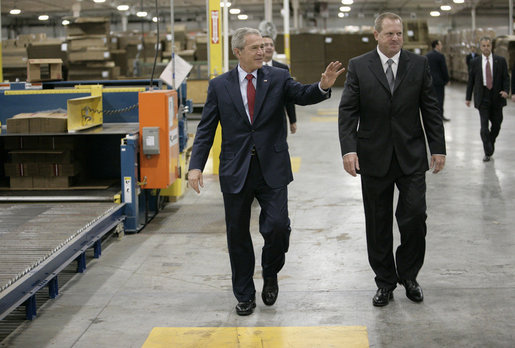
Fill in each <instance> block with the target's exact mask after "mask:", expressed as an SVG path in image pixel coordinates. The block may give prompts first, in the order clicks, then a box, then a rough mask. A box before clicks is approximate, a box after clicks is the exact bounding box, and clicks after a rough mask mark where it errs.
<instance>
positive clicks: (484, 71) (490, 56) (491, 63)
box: [481, 54, 494, 87]
mask: <svg viewBox="0 0 515 348" xmlns="http://www.w3.org/2000/svg"><path fill="white" fill-rule="evenodd" d="M481 57H482V62H481V63H482V66H483V86H485V87H486V60H487V59H488V60H489V61H490V72H491V73H492V83H493V82H494V60H493V55H492V54H490V55H489V56H488V57H486V56H485V55H484V54H482V55H481Z"/></svg>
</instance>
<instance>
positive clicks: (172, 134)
mask: <svg viewBox="0 0 515 348" xmlns="http://www.w3.org/2000/svg"><path fill="white" fill-rule="evenodd" d="M138 99H139V132H140V149H142V150H141V151H140V156H139V158H140V182H142V186H141V188H143V189H164V188H167V187H168V186H170V185H171V184H173V182H174V181H175V180H176V179H177V178H178V177H179V128H178V125H179V121H178V117H177V113H178V105H177V92H176V91H175V90H154V91H147V92H140V93H139V97H138Z"/></svg>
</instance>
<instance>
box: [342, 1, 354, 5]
mask: <svg viewBox="0 0 515 348" xmlns="http://www.w3.org/2000/svg"><path fill="white" fill-rule="evenodd" d="M353 3H354V0H342V4H344V5H352V4H353Z"/></svg>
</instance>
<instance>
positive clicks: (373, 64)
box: [368, 52, 390, 93]
mask: <svg viewBox="0 0 515 348" xmlns="http://www.w3.org/2000/svg"><path fill="white" fill-rule="evenodd" d="M368 67H369V69H370V71H372V73H373V74H374V75H375V77H376V78H377V79H378V80H379V82H380V83H381V84H382V85H383V87H384V88H385V89H386V90H387V91H388V93H390V86H388V80H387V79H386V74H385V73H384V69H383V66H382V64H381V58H379V54H378V53H377V52H374V53H373V54H372V57H371V58H370V61H369V66H368Z"/></svg>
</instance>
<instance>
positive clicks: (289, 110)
mask: <svg viewBox="0 0 515 348" xmlns="http://www.w3.org/2000/svg"><path fill="white" fill-rule="evenodd" d="M272 66H275V67H277V68H281V69H286V70H288V72H289V71H290V69H289V68H288V65H286V64H283V63H281V62H278V61H275V60H273V59H272ZM285 108H286V114H287V115H288V119H289V120H290V123H295V122H297V114H296V113H295V104H294V103H286V105H285Z"/></svg>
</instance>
